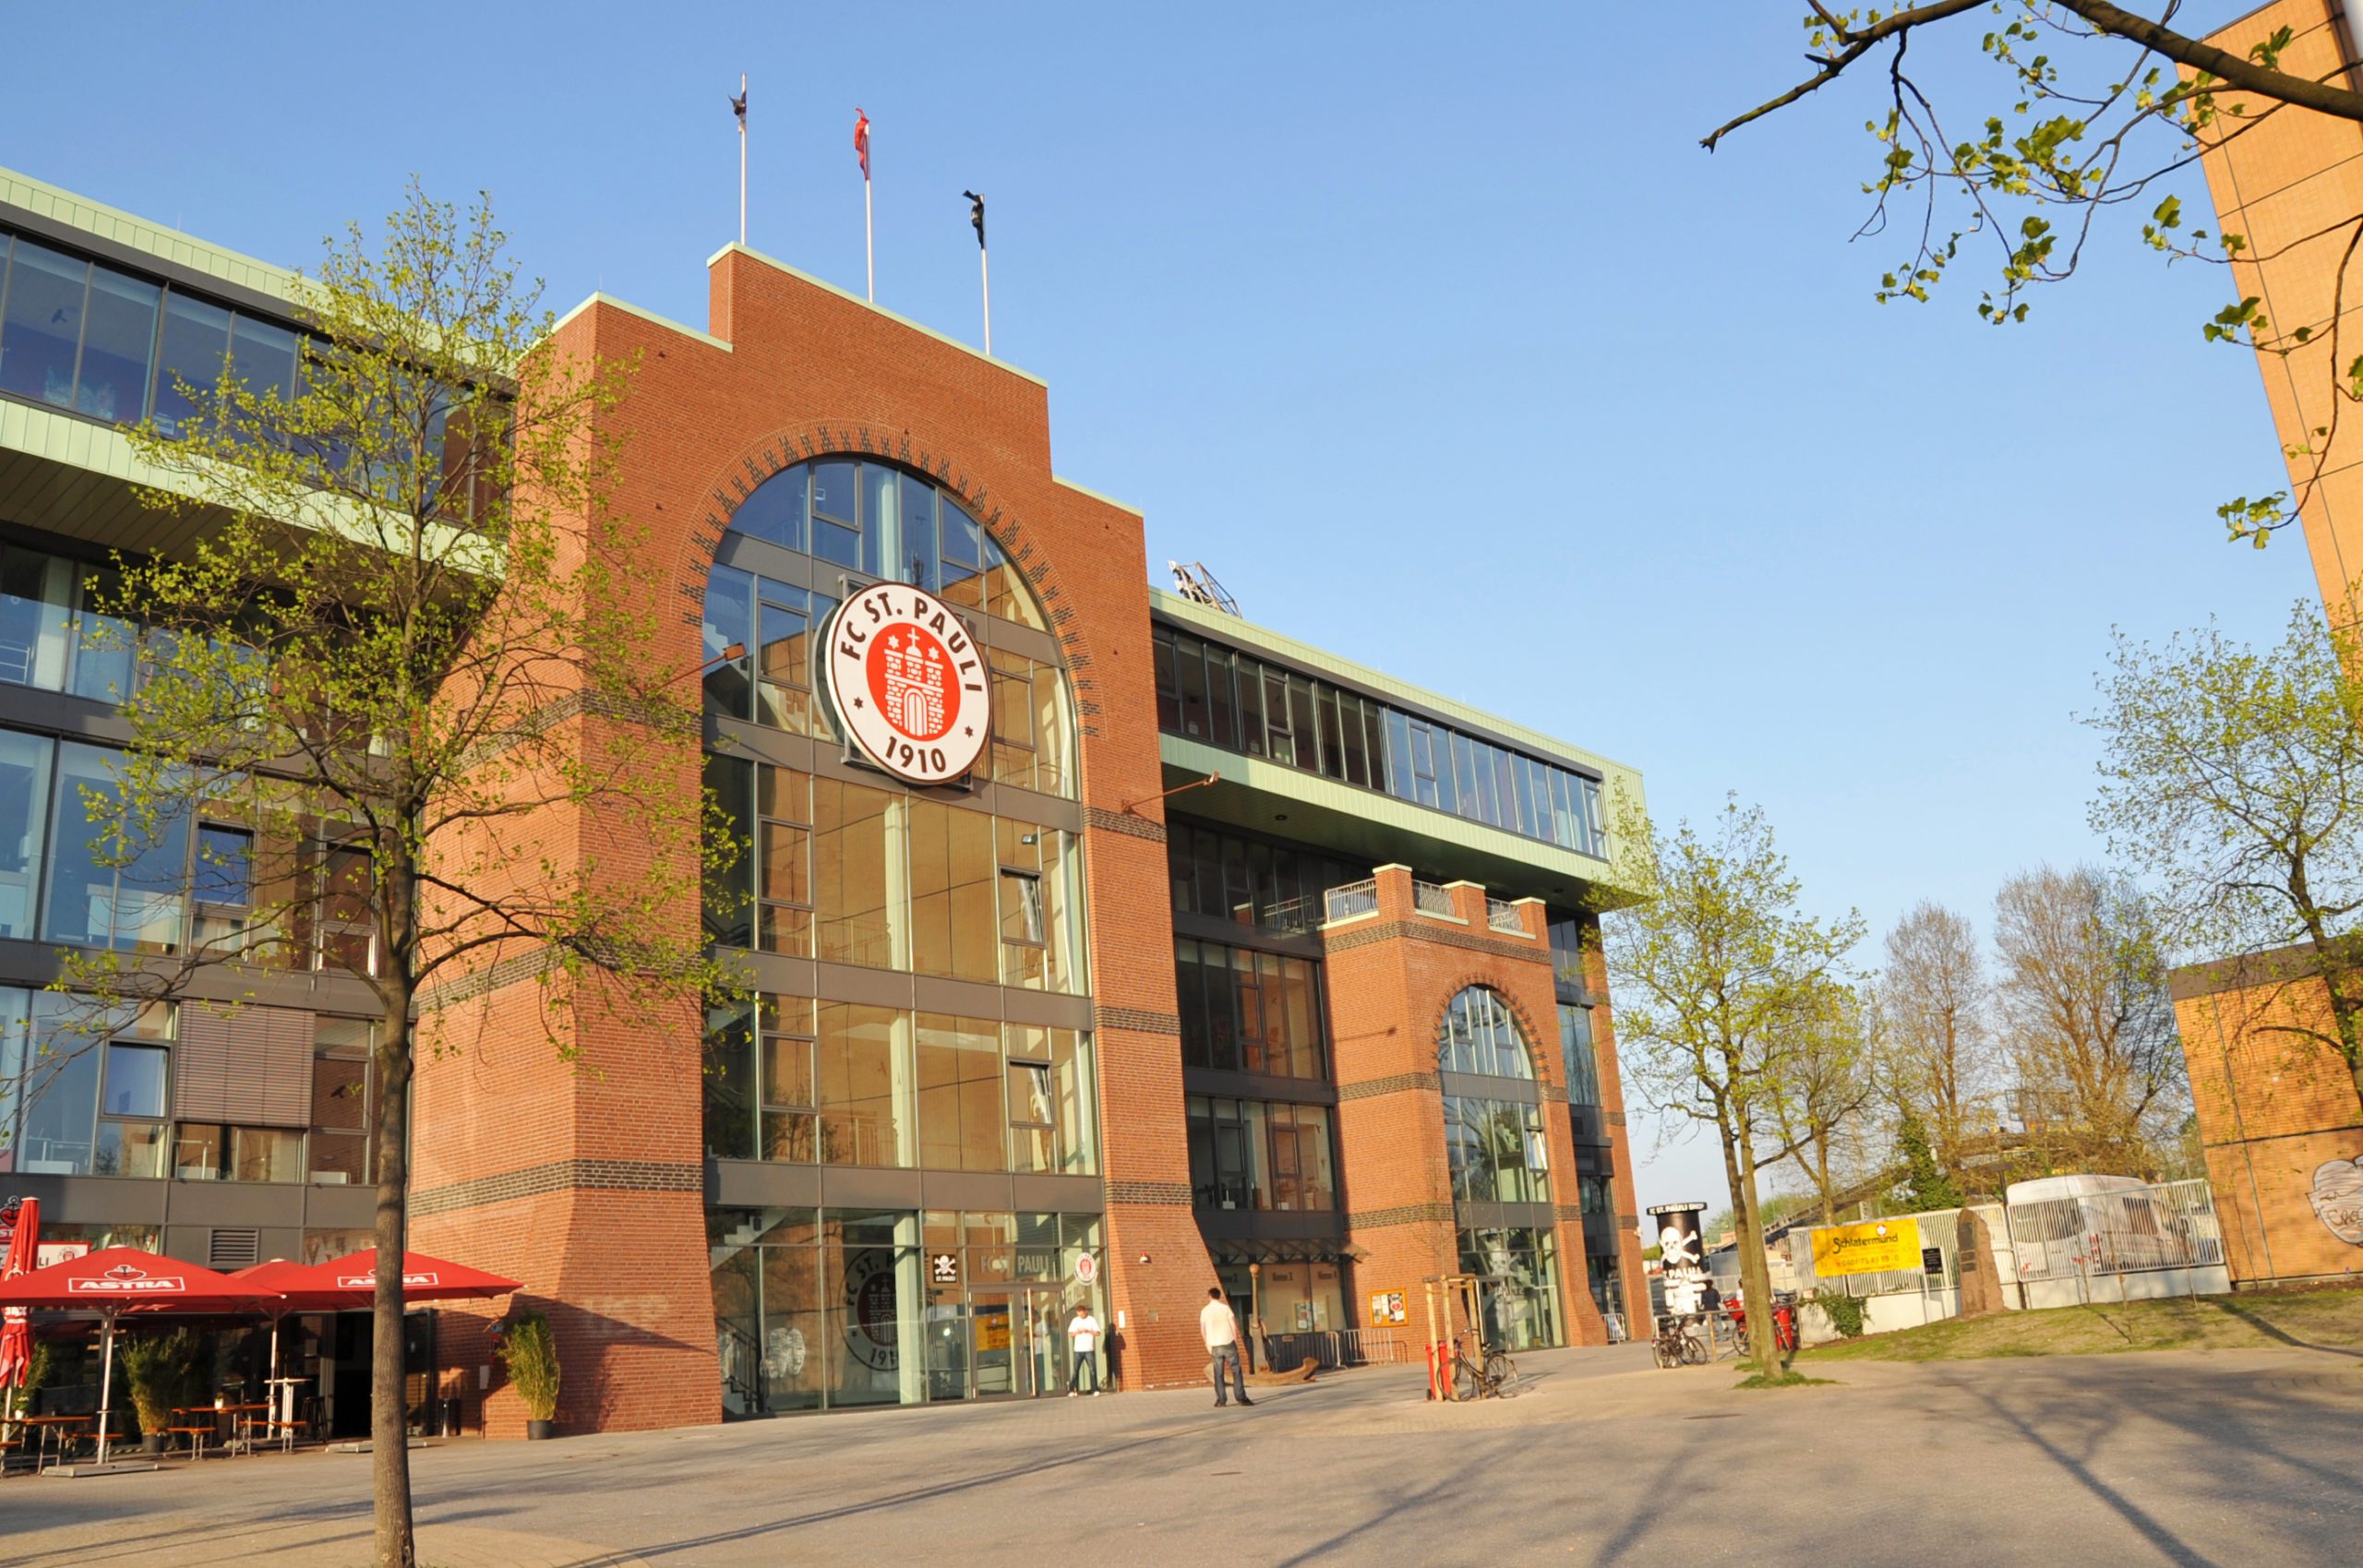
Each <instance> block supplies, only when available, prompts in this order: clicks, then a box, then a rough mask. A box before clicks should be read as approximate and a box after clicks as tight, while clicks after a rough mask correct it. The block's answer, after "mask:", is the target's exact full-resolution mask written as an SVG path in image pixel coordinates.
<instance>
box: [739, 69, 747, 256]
mask: <svg viewBox="0 0 2363 1568" xmlns="http://www.w3.org/2000/svg"><path fill="white" fill-rule="evenodd" d="M746 104H747V73H746V72H744V71H741V72H739V73H738V105H739V107H738V243H739V245H742V246H743V245H746V243H747V108H746Z"/></svg>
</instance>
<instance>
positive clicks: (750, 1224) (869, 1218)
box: [706, 1209, 1110, 1416]
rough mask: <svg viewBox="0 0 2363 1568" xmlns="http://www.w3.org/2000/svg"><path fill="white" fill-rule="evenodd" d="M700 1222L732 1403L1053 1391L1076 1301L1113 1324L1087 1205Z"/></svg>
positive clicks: (737, 1409) (813, 1404) (1061, 1378)
mask: <svg viewBox="0 0 2363 1568" xmlns="http://www.w3.org/2000/svg"><path fill="white" fill-rule="evenodd" d="M706 1223H707V1245H708V1253H709V1258H710V1262H711V1266H712V1269H713V1282H714V1343H715V1348H716V1350H717V1352H718V1354H719V1357H720V1360H721V1366H722V1400H723V1409H724V1411H725V1413H726V1414H727V1415H731V1416H753V1415H779V1414H786V1413H788V1412H792V1411H798V1410H824V1409H854V1408H859V1407H862V1406H877V1405H916V1404H920V1403H924V1402H929V1401H942V1400H962V1399H973V1398H990V1397H994V1396H1011V1395H1014V1396H1020V1397H1023V1396H1030V1395H1038V1394H1052V1393H1059V1392H1062V1391H1063V1389H1064V1387H1065V1385H1066V1381H1067V1374H1068V1372H1069V1371H1071V1367H1070V1364H1069V1363H1070V1359H1071V1357H1070V1352H1069V1348H1068V1344H1067V1337H1066V1333H1065V1329H1064V1326H1063V1325H1064V1323H1065V1321H1066V1319H1067V1317H1068V1316H1069V1314H1071V1313H1072V1311H1074V1307H1075V1306H1076V1305H1077V1304H1078V1303H1080V1304H1083V1305H1086V1306H1088V1307H1090V1308H1091V1310H1092V1311H1093V1314H1094V1315H1095V1316H1097V1317H1098V1318H1099V1320H1100V1321H1101V1323H1108V1322H1109V1321H1110V1315H1109V1313H1108V1311H1107V1310H1106V1305H1105V1302H1104V1299H1102V1296H1101V1293H1100V1288H1099V1284H1098V1282H1099V1280H1100V1279H1101V1278H1103V1277H1104V1276H1103V1275H1101V1274H1100V1272H1099V1264H1100V1263H1102V1262H1103V1261H1104V1260H1103V1259H1102V1258H1101V1256H1100V1239H1099V1221H1098V1217H1097V1216H1096V1215H1054V1214H992V1213H955V1212H951V1211H942V1212H939V1211H931V1210H930V1211H923V1212H914V1211H897V1210H847V1209H763V1210H751V1209H724V1210H718V1211H715V1212H714V1213H712V1214H709V1215H707V1216H706ZM1086 1259H1088V1260H1090V1261H1089V1263H1085V1262H1084V1260H1086ZM1084 1275H1088V1276H1089V1278H1088V1279H1086V1278H1084V1277H1081V1276H1084Z"/></svg>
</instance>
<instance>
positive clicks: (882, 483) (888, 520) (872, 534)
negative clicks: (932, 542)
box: [861, 462, 906, 579]
mask: <svg viewBox="0 0 2363 1568" xmlns="http://www.w3.org/2000/svg"><path fill="white" fill-rule="evenodd" d="M905 565H906V562H905V560H904V557H903V487H902V483H901V475H899V474H897V473H895V472H894V470H893V469H891V468H888V467H885V466H884V465H883V464H881V463H874V462H866V463H863V464H862V465H861V569H862V570H864V571H866V572H868V573H869V574H870V576H872V577H882V578H887V579H899V578H900V577H901V576H902V574H903V569H904V567H905Z"/></svg>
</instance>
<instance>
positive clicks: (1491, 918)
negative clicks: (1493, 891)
mask: <svg viewBox="0 0 2363 1568" xmlns="http://www.w3.org/2000/svg"><path fill="white" fill-rule="evenodd" d="M1485 924H1486V925H1488V926H1490V927H1492V928H1493V929H1494V930H1496V931H1507V932H1510V933H1511V934H1512V935H1514V936H1520V937H1522V936H1524V935H1526V922H1525V921H1524V920H1522V919H1520V918H1518V913H1517V904H1511V903H1508V902H1507V901H1505V900H1503V899H1498V898H1488V899H1486V900H1485Z"/></svg>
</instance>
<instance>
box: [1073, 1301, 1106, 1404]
mask: <svg viewBox="0 0 2363 1568" xmlns="http://www.w3.org/2000/svg"><path fill="white" fill-rule="evenodd" d="M1067 1348H1068V1349H1069V1350H1070V1351H1072V1352H1073V1353H1074V1354H1073V1355H1072V1356H1070V1357H1069V1358H1068V1361H1067V1397H1068V1398H1069V1399H1073V1398H1074V1396H1075V1385H1076V1384H1077V1382H1080V1381H1081V1380H1082V1377H1083V1374H1084V1372H1085V1371H1086V1369H1087V1370H1088V1371H1090V1373H1091V1397H1093V1398H1094V1399H1097V1398H1098V1397H1099V1320H1098V1318H1095V1317H1093V1316H1092V1315H1091V1309H1090V1308H1089V1307H1087V1306H1086V1305H1085V1304H1084V1303H1083V1302H1081V1301H1077V1302H1076V1303H1075V1304H1074V1317H1072V1318H1069V1319H1068V1320H1067Z"/></svg>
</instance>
